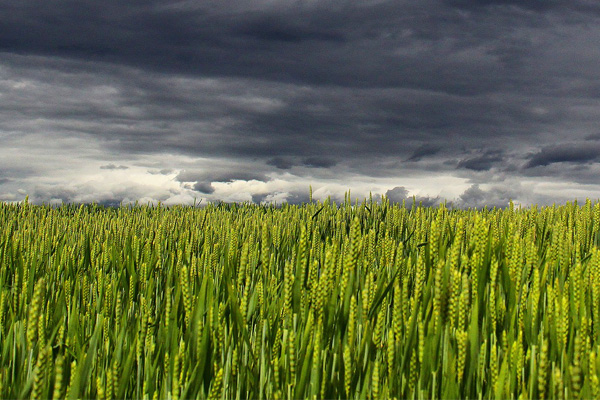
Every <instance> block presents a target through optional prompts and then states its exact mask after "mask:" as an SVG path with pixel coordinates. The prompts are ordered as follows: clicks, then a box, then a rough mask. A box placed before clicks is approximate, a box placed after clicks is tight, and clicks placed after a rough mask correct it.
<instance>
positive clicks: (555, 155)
mask: <svg viewBox="0 0 600 400" xmlns="http://www.w3.org/2000/svg"><path fill="white" fill-rule="evenodd" d="M599 158H600V145H592V144H590V143H563V144H557V145H553V146H547V147H543V148H542V149H541V150H540V151H539V152H538V153H534V154H532V155H531V156H530V158H529V161H528V162H527V163H526V164H525V168H534V167H541V166H546V165H549V164H554V163H561V162H571V163H587V162H590V161H597V160H598V159H599Z"/></svg>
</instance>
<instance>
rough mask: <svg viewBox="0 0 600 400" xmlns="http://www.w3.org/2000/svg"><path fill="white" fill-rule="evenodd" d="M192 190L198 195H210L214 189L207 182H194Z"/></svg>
mask: <svg viewBox="0 0 600 400" xmlns="http://www.w3.org/2000/svg"><path fill="white" fill-rule="evenodd" d="M194 190H195V191H197V192H200V193H206V194H211V193H214V191H215V188H214V187H212V185H211V184H210V183H207V182H196V183H195V184H194Z"/></svg>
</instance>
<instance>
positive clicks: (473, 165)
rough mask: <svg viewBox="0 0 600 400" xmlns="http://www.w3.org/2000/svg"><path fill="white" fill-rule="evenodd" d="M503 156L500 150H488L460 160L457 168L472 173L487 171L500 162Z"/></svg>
mask: <svg viewBox="0 0 600 400" xmlns="http://www.w3.org/2000/svg"><path fill="white" fill-rule="evenodd" d="M502 160H503V156H502V151H500V150H488V151H486V152H485V153H483V154H481V155H478V156H475V157H471V158H465V159H463V160H461V161H460V162H459V163H458V165H457V167H458V168H466V169H470V170H473V171H487V170H489V169H491V168H492V167H493V166H495V165H496V164H498V163H500V162H502Z"/></svg>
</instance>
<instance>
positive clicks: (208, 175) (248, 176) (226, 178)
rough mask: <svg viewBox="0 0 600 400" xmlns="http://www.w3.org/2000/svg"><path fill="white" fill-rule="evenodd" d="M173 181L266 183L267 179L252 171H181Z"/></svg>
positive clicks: (261, 174) (263, 175)
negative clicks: (253, 181)
mask: <svg viewBox="0 0 600 400" xmlns="http://www.w3.org/2000/svg"><path fill="white" fill-rule="evenodd" d="M175 179H176V180H177V181H179V182H193V181H208V182H233V181H236V180H242V181H250V180H257V181H263V182H264V181H267V180H269V178H268V177H267V176H266V175H265V174H263V173H256V172H252V171H224V172H211V171H187V170H183V171H181V172H180V173H179V174H178V175H177V176H176V177H175Z"/></svg>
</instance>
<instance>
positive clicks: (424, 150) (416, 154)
mask: <svg viewBox="0 0 600 400" xmlns="http://www.w3.org/2000/svg"><path fill="white" fill-rule="evenodd" d="M441 149H442V147H441V146H440V145H437V144H431V143H425V144H423V145H421V146H419V147H418V148H417V149H416V150H415V151H413V153H412V155H411V156H410V157H409V158H408V161H419V160H421V159H422V158H423V157H428V156H433V155H435V154H437V153H439V152H440V150H441Z"/></svg>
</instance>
